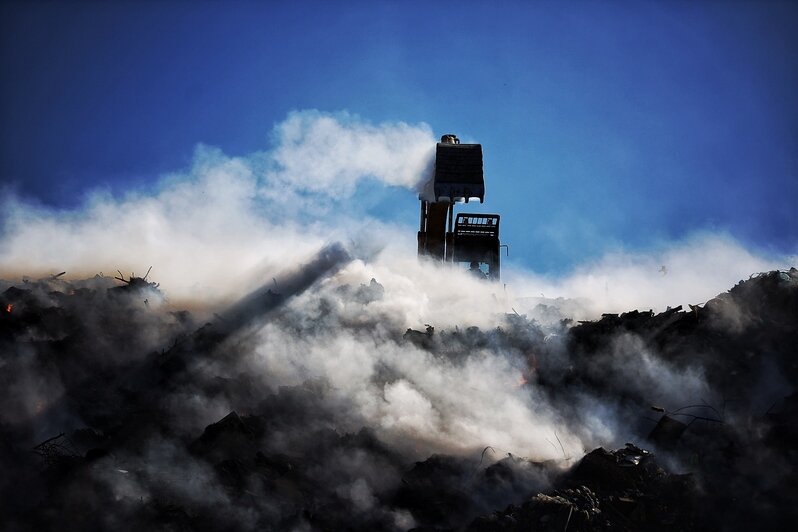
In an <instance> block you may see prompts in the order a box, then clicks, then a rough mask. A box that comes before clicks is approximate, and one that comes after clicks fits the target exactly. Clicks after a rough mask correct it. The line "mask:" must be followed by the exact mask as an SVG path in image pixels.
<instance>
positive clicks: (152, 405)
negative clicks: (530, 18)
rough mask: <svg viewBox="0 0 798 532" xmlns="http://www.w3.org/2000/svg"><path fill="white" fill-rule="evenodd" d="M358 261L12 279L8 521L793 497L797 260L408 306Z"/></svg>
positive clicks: (778, 511)
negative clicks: (714, 277) (579, 297)
mask: <svg viewBox="0 0 798 532" xmlns="http://www.w3.org/2000/svg"><path fill="white" fill-rule="evenodd" d="M348 261H349V258H348V256H347V252H346V251H344V250H343V249H341V248H340V247H336V246H331V247H328V248H326V249H324V250H323V251H322V252H320V253H319V254H318V255H316V256H315V257H314V258H311V259H309V260H308V261H306V262H305V263H304V264H303V265H302V266H301V267H298V268H296V269H294V270H291V271H287V272H284V273H283V274H281V275H280V276H278V277H275V278H274V279H271V280H270V281H269V282H267V283H266V284H265V285H263V286H262V287H260V288H257V289H256V290H253V291H252V293H251V294H250V295H249V296H247V297H245V298H243V299H241V300H239V301H238V302H235V303H233V304H232V305H230V306H228V307H226V308H221V309H208V308H194V309H191V311H186V310H179V309H176V308H174V306H173V305H170V304H168V302H167V301H164V293H168V287H160V288H159V287H158V286H157V285H156V284H155V283H153V282H151V281H150V280H149V279H143V278H133V277H130V278H126V279H125V281H124V282H120V281H119V280H116V279H114V278H112V277H110V276H102V275H97V276H96V277H94V278H89V279H85V280H65V277H63V276H54V277H52V278H46V279H41V280H27V281H24V282H22V281H20V282H7V281H6V282H3V284H2V286H0V304H1V305H2V307H1V308H0V310H2V312H0V353H1V354H2V355H1V356H2V359H1V360H0V396H1V399H0V401H1V402H2V405H3V408H2V410H1V411H0V423H2V425H0V461H1V462H2V464H1V467H2V470H3V475H2V476H0V501H1V502H0V505H1V506H2V508H1V511H0V515H2V521H3V529H5V530H55V529H58V530H408V529H417V530H558V531H561V530H713V529H714V530H750V529H753V528H757V529H786V528H788V527H790V525H791V524H792V523H794V522H795V519H796V518H798V515H797V514H798V504H797V503H798V486H796V478H798V477H797V476H796V470H795V467H796V443H797V442H798V427H796V419H798V395H796V390H795V383H796V382H798V380H796V377H797V374H796V370H797V368H796V360H797V359H796V354H797V353H796V346H798V271H796V270H795V269H791V270H789V271H772V272H768V273H763V274H757V275H754V276H752V277H751V278H750V279H747V280H745V281H741V282H740V283H739V284H737V285H736V286H734V287H732V288H731V289H730V290H729V291H728V292H726V293H723V294H720V295H719V296H718V297H716V298H714V299H712V300H710V301H708V302H707V303H706V304H705V305H703V306H697V307H691V308H687V309H682V308H681V307H677V308H673V309H669V310H667V311H665V312H661V313H654V312H639V311H632V312H628V313H625V314H620V315H619V314H605V315H604V316H602V317H601V319H599V320H594V321H587V322H577V321H572V320H569V319H567V317H565V316H562V315H560V314H559V311H558V310H557V309H555V308H543V307H540V308H538V309H536V314H535V315H536V316H537V317H538V319H537V320H536V319H532V318H531V317H527V316H525V315H522V314H518V313H516V312H510V313H506V314H502V315H499V316H495V317H494V319H495V322H494V323H493V324H492V325H491V326H485V325H484V324H481V325H480V326H475V325H473V324H471V323H468V322H465V323H462V324H459V325H454V326H452V325H451V324H446V325H445V326H439V324H436V323H431V324H429V326H428V327H427V328H426V330H412V329H407V328H406V326H405V322H404V319H403V317H402V316H397V314H396V313H395V312H394V311H393V307H392V301H391V299H392V298H395V297H397V296H396V295H395V294H394V293H388V292H386V290H385V287H384V286H383V284H381V283H380V279H376V278H375V279H373V280H371V281H369V282H362V283H360V282H347V281H348V280H351V279H350V278H348V277H347V276H345V275H343V276H342V275H341V274H340V270H341V268H342V267H343V266H344V265H345V264H347V262H348ZM162 289H163V292H162V291H161V290H162ZM541 316H546V317H547V318H548V319H545V320H544V319H541V318H540V317H541Z"/></svg>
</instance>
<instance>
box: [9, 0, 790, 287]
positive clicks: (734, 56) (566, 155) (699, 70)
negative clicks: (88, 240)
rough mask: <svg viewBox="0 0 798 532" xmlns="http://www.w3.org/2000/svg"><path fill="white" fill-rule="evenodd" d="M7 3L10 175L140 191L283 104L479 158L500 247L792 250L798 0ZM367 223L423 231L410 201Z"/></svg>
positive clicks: (62, 186)
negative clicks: (345, 114) (347, 116)
mask: <svg viewBox="0 0 798 532" xmlns="http://www.w3.org/2000/svg"><path fill="white" fill-rule="evenodd" d="M109 4H110V5H107V4H106V3H68V4H63V3H62V4H55V3H41V2H34V3H4V4H2V7H0V69H1V70H0V78H1V79H2V86H1V88H0V182H2V183H3V184H5V185H7V186H11V187H12V189H13V190H15V191H16V192H17V193H18V194H20V195H22V196H24V197H27V198H29V199H32V200H35V201H38V202H41V203H44V204H47V205H53V206H61V207H70V206H75V205H77V204H79V202H80V201H81V200H82V198H83V197H84V195H85V194H86V192H87V191H89V190H91V189H93V188H94V187H98V186H99V187H108V188H110V189H111V190H112V191H114V192H117V193H119V192H123V191H125V190H127V189H129V188H132V187H136V188H138V187H146V186H147V185H149V184H152V183H154V182H155V181H156V180H157V178H158V177H159V176H160V175H161V174H162V173H164V172H170V171H176V170H181V169H184V168H185V167H186V166H187V165H188V164H189V163H190V161H191V157H192V154H193V151H194V148H195V146H196V145H197V143H205V144H209V145H213V146H218V147H220V148H221V149H222V150H223V151H224V152H225V153H227V154H230V155H245V154H247V153H250V152H253V151H256V150H263V149H268V148H269V147H270V133H271V130H272V127H273V125H274V124H275V123H276V122H279V121H281V120H283V119H284V118H285V116H286V114H287V113H288V112H289V111H291V110H294V109H308V108H315V109H320V110H322V111H339V110H347V111H349V112H351V113H354V114H357V115H359V116H361V117H362V118H363V119H366V120H369V121H374V122H380V121H384V120H392V121H394V120H401V121H405V122H409V123H417V122H421V121H423V122H427V123H429V124H430V125H431V126H432V128H433V129H434V131H435V133H436V135H439V134H442V133H447V132H455V133H457V134H459V135H460V136H461V138H464V139H468V140H473V141H477V142H481V143H482V144H483V147H484V151H485V167H486V177H487V179H488V182H487V187H488V188H487V198H486V204H485V205H484V206H483V209H482V210H485V211H495V212H500V213H501V214H502V215H503V232H504V240H505V241H506V242H508V243H509V244H510V246H511V253H512V258H514V259H515V260H518V261H519V262H522V263H524V264H526V265H527V266H529V267H531V268H533V269H537V270H541V271H559V270H562V269H566V268H569V267H571V266H573V265H575V264H578V263H580V262H582V261H584V260H588V259H590V258H593V257H596V256H597V255H599V254H600V253H602V252H604V251H606V250H608V249H611V248H613V247H615V246H624V247H626V248H629V249H637V248H651V247H656V246H657V245H659V244H660V243H662V242H665V241H669V240H673V239H679V238H682V237H684V236H686V235H688V234H690V233H691V232H694V231H700V230H712V231H724V232H728V233H730V234H732V235H733V236H735V237H736V238H738V239H740V240H742V241H743V242H745V243H746V244H747V245H751V246H756V247H759V248H762V249H766V250H771V251H774V252H782V253H795V252H796V250H797V249H798V223H797V222H796V218H795V215H794V211H795V210H796V205H798V165H797V164H796V153H798V105H797V102H796V96H795V94H796V93H798V61H796V59H795V58H796V57H798V32H796V31H795V28H796V27H798V3H795V2H791V3H774V2H667V3H665V2H662V3H654V2H615V3H610V4H607V3H598V2H584V3H580V2H576V3H573V2H571V3H551V4H549V3H534V2H518V3H513V2H502V3H499V4H498V5H499V6H501V7H495V6H494V7H491V6H489V5H488V3H487V2H471V1H462V2H449V3H443V2H441V3H435V4H433V3H430V2H398V1H396V2H379V1H371V2H349V3H338V2H318V3H313V2H265V3H254V2H253V3H249V2H200V3H195V2H139V3H132V2H131V3H125V2H122V3H109ZM371 212H372V213H377V214H379V215H380V216H383V217H386V218H389V219H394V220H400V221H404V222H407V224H408V225H411V226H412V225H414V224H415V219H416V211H415V199H414V197H413V196H412V194H409V193H408V192H406V191H385V192H384V193H383V196H382V201H380V202H379V203H378V204H376V205H373V206H372V207H371Z"/></svg>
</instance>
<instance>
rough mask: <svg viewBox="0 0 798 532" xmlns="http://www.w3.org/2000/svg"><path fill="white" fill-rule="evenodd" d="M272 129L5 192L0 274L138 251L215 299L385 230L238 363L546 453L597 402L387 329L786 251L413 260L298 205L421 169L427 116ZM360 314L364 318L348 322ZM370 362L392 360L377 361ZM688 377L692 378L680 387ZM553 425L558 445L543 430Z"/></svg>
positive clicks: (300, 122)
mask: <svg viewBox="0 0 798 532" xmlns="http://www.w3.org/2000/svg"><path fill="white" fill-rule="evenodd" d="M274 141H275V146H274V148H273V149H272V150H270V151H265V152H261V153H256V154H253V155H251V156H248V157H229V156H225V155H224V154H222V153H220V152H219V151H218V150H214V149H211V148H207V147H201V148H199V149H198V151H197V154H196V157H195V161H194V165H193V166H192V168H191V169H189V170H188V171H187V172H185V173H181V174H174V175H170V176H167V177H166V178H164V180H163V181H162V182H161V183H160V185H159V187H158V189H157V191H155V192H154V193H152V194H150V195H147V194H142V193H137V194H129V195H127V196H124V197H121V198H114V197H110V196H107V195H102V194H96V195H94V196H92V197H91V198H90V199H89V201H88V202H87V203H86V204H85V205H84V206H83V207H82V208H81V209H79V210H77V211H56V210H49V209H44V208H37V207H33V206H31V205H28V204H25V203H23V202H20V201H19V200H16V199H14V198H6V199H5V200H4V210H3V212H4V215H3V227H4V232H3V235H2V239H0V278H6V279H8V278H13V277H16V278H18V277H20V276H22V275H24V274H27V275H31V276H36V275H37V274H39V275H43V274H47V273H54V272H59V271H63V270H66V271H67V272H68V273H69V275H70V276H72V277H83V276H87V275H94V274H95V273H97V272H100V271H102V272H104V273H105V274H106V275H107V274H111V273H112V272H115V270H116V269H117V268H120V269H122V270H123V271H124V272H125V273H128V272H129V271H130V270H134V271H136V273H138V274H139V275H141V274H143V273H144V272H145V271H146V269H147V267H148V266H150V265H152V266H153V275H152V278H153V280H157V281H159V282H160V283H161V285H162V288H163V289H164V290H165V291H166V293H167V295H168V297H169V298H170V300H171V302H172V304H173V305H174V306H181V305H187V304H191V303H196V304H202V305H205V306H209V307H213V305H217V304H219V303H224V302H227V301H231V300H233V299H234V298H236V297H238V296H240V295H242V294H244V293H246V292H248V291H249V290H251V289H252V288H255V287H257V286H260V285H261V284H263V283H264V282H266V281H268V280H269V279H271V278H272V276H273V275H276V274H277V272H279V271H280V270H283V269H285V268H289V267H292V266H295V265H297V264H299V263H301V262H302V261H304V260H306V258H307V257H309V256H310V255H311V254H312V253H313V252H314V251H316V250H318V249H319V248H320V247H321V246H322V245H324V244H325V243H326V242H330V241H332V240H342V241H344V242H347V243H349V242H350V241H353V240H354V241H355V245H354V246H353V248H354V249H356V250H358V249H361V248H362V246H359V244H358V242H364V241H365V242H384V243H385V247H384V249H382V250H379V252H373V251H374V250H370V252H369V254H368V256H364V257H360V259H359V260H355V261H353V262H351V263H350V264H349V265H348V266H346V267H345V268H344V269H342V270H341V271H340V272H338V273H337V274H336V275H335V276H333V277H332V278H330V279H328V280H326V281H324V282H323V283H322V285H321V286H320V287H319V289H318V290H319V291H320V292H321V293H322V294H325V295H326V296H328V301H331V302H332V303H330V304H334V305H337V306H338V307H337V308H336V309H335V312H334V313H333V315H334V316H335V319H340V320H342V322H345V323H346V325H347V328H346V329H345V330H342V331H337V329H336V328H335V327H334V326H328V327H326V328H321V329H320V332H319V333H318V334H317V335H315V336H312V335H311V336H303V337H296V336H295V335H293V334H292V332H291V330H290V329H288V328H285V327H282V326H279V325H277V324H273V323H267V324H266V325H264V326H263V328H262V329H261V330H260V331H258V332H257V335H256V338H257V343H256V346H255V349H254V350H253V352H252V357H251V358H250V359H249V360H247V361H246V364H248V367H247V369H248V370H249V371H250V373H251V374H253V375H257V376H259V377H260V378H263V379H267V380H268V381H269V382H270V384H272V385H275V386H276V385H278V384H281V383H282V384H301V383H302V382H304V381H305V380H307V379H318V378H322V379H325V380H326V381H328V382H329V383H330V385H331V386H332V389H333V391H332V392H330V394H331V397H332V398H337V399H338V400H340V401H341V403H342V404H343V403H345V402H346V403H348V404H351V405H352V408H353V410H352V412H349V413H348V414H347V415H348V416H349V419H348V423H349V426H345V427H344V428H346V429H349V430H357V429H358V426H359V425H358V424H359V423H363V422H364V421H366V422H367V423H368V424H369V426H372V427H377V428H378V429H379V431H380V435H381V437H383V438H384V439H387V440H390V441H391V442H393V443H395V444H396V445H402V442H405V444H406V445H407V446H409V447H414V446H418V445H422V448H423V449H425V450H427V451H429V450H439V451H448V452H466V451H469V450H473V449H475V448H479V447H482V446H485V445H492V446H495V447H496V448H499V449H504V450H508V451H512V452H515V453H517V454H521V455H528V456H534V457H536V458H554V457H558V456H560V453H564V454H566V455H576V454H578V453H579V451H581V449H582V446H583V445H584V444H585V443H591V444H592V443H595V442H596V440H602V439H607V438H610V437H611V435H612V430H611V425H612V423H611V419H610V418H611V414H609V413H608V414H606V415H604V414H601V413H597V414H596V416H594V418H593V420H594V424H595V428H594V429H593V430H588V431H586V430H584V429H581V433H580V435H579V436H577V435H575V434H573V433H569V432H568V429H567V428H565V427H563V425H562V423H561V422H560V420H559V419H558V417H557V414H556V413H555V412H553V411H552V410H551V408H550V407H549V406H548V405H546V404H545V403H544V402H542V401H540V400H539V398H537V397H535V394H534V390H533V391H532V392H530V391H529V389H528V388H522V387H519V386H518V384H517V383H518V381H519V378H520V377H521V373H520V370H519V368H518V367H517V366H516V365H515V361H514V359H513V356H511V355H509V354H508V355H507V356H496V354H495V353H492V352H491V351H490V350H488V349H486V350H484V351H480V350H475V352H474V353H471V354H470V355H469V357H468V359H467V360H466V361H465V362H464V363H461V364H453V363H451V362H450V361H447V360H442V359H440V358H436V357H435V356H433V355H431V354H430V353H427V352H426V351H424V350H421V349H417V348H415V347H413V346H412V345H408V344H405V345H402V344H399V343H397V342H395V341H393V340H392V336H391V335H392V334H395V333H396V331H403V330H404V329H405V328H407V327H414V328H416V329H423V327H424V325H425V324H427V323H429V324H432V325H434V326H435V327H436V328H449V329H453V328H455V327H458V326H461V327H462V326H470V325H476V326H479V327H482V328H491V327H495V326H497V325H498V324H500V322H501V317H502V315H503V314H504V313H506V312H511V311H512V310H511V309H513V308H516V307H518V308H519V309H521V308H523V307H522V306H521V305H522V304H524V301H525V300H524V299H523V297H524V296H537V295H539V294H541V293H543V294H544V295H545V297H546V298H556V297H566V298H572V299H578V300H579V305H578V306H577V307H575V308H576V311H577V312H579V313H581V314H582V315H581V316H574V317H577V318H579V317H594V316H596V315H597V314H599V313H600V312H609V311H624V310H628V309H631V308H644V309H648V308H654V309H659V310H662V309H664V307H666V306H675V305H678V304H686V303H700V302H703V301H705V300H706V299H709V298H711V297H713V296H714V295H716V294H717V293H719V292H722V291H724V290H726V289H728V288H729V287H730V286H732V285H733V284H734V283H736V282H737V281H738V280H740V279H742V278H746V277H747V276H748V275H749V274H750V273H752V272H756V271H762V270H769V269H774V268H779V267H781V268H783V267H785V266H787V263H786V262H785V261H786V260H787V259H784V258H782V259H778V258H777V259H772V258H767V257H762V256H760V255H757V254H755V253H753V252H750V251H747V250H746V249H745V248H744V247H743V246H741V245H740V244H739V243H738V242H736V241H734V240H733V239H732V238H731V237H729V236H725V235H715V234H709V233H702V234H697V235H694V236H693V237H691V238H688V239H686V240H685V241H682V242H675V243H671V244H669V245H667V246H664V247H663V248H662V249H660V250H658V251H656V252H653V253H641V252H613V253H609V254H607V255H606V256H605V257H603V258H602V259H601V260H599V261H597V262H595V263H591V264H588V265H586V266H584V267H583V268H579V269H576V270H575V271H574V272H573V273H572V274H571V275H568V276H565V277H563V278H559V279H553V278H546V277H541V276H537V275H535V274H533V273H531V272H528V271H525V270H523V269H521V268H517V267H515V268H513V267H512V266H511V267H509V268H506V269H505V281H506V283H507V284H506V287H505V286H504V285H500V284H490V283H485V282H480V281H478V280H475V279H474V278H473V277H471V276H470V275H468V274H467V273H466V272H464V271H452V270H451V269H449V268H444V267H441V266H440V265H435V264H431V263H427V262H419V261H418V260H417V259H416V257H415V241H414V236H415V228H408V227H396V226H391V225H388V224H385V223H383V222H380V221H378V220H373V219H363V218H355V217H353V216H347V215H345V214H341V213H340V212H339V213H335V215H327V214H326V213H325V212H324V209H321V210H320V211H318V212H316V211H312V210H311V209H310V208H309V207H310V206H312V205H314V203H317V202H318V201H319V198H326V199H327V200H329V201H338V202H340V201H343V200H345V199H346V198H349V197H351V196H352V195H353V194H355V192H356V190H357V186H358V184H359V183H361V182H363V181H364V180H368V179H372V180H377V181H379V182H381V183H383V184H385V185H386V186H403V187H407V188H409V189H413V188H414V187H415V186H416V185H417V184H418V183H419V182H420V181H423V180H424V179H426V177H427V175H426V172H428V170H429V163H430V160H431V155H432V153H433V150H434V145H435V144H434V138H433V136H432V133H431V129H430V127H429V126H427V125H425V124H420V125H408V124H404V123H386V124H379V125H373V124H369V123H366V122H364V121H361V120H359V119H357V118H355V117H351V116H349V115H346V114H340V115H330V114H325V113H320V112H317V111H305V112H296V113H292V114H290V115H289V116H288V118H287V119H286V120H285V121H284V122H283V123H281V124H279V125H277V126H276V128H275V131H274ZM408 194H410V192H408ZM358 201H368V198H358ZM662 266H664V267H665V268H662ZM371 278H376V279H377V280H378V281H379V282H380V283H381V284H382V285H383V287H384V290H385V293H384V297H383V298H382V299H380V300H378V301H374V302H373V303H371V304H369V305H368V307H367V308H368V313H367V314H364V312H363V307H362V306H352V307H350V306H348V303H347V302H346V301H345V300H344V299H342V298H338V299H336V298H335V297H334V294H335V289H336V288H337V287H340V286H344V285H354V286H357V285H358V284H359V283H364V284H368V282H369V281H370V279H371ZM319 297H320V295H319V294H317V293H315V291H314V293H310V294H303V295H302V296H300V297H298V298H296V299H295V300H294V301H292V302H291V304H290V306H289V310H290V311H291V312H294V313H295V314H296V315H297V316H298V317H299V318H300V319H304V320H308V321H310V322H314V321H318V322H319V323H323V321H324V320H325V319H329V317H328V316H327V315H325V314H324V313H323V312H321V311H319V310H318V298H319ZM214 310H215V309H214ZM328 314H329V313H328ZM375 316H378V317H379V319H375ZM333 325H334V324H333ZM360 325H362V327H363V328H364V330H365V332H364V333H363V334H356V333H355V332H353V331H357V330H358V326H360ZM385 368H388V369H390V371H391V372H393V375H394V376H393V377H392V378H377V375H378V373H379V372H380V371H383V370H385ZM701 385H702V382H701V381H700V379H699V380H696V383H695V388H700V386H701ZM530 394H531V395H530ZM177 403H180V401H176V404H177ZM175 408H177V406H175ZM185 408H186V409H189V410H191V411H192V412H194V415H197V416H198V417H199V415H198V414H199V413H200V412H202V411H207V412H210V413H209V414H208V416H206V419H204V420H202V422H201V423H205V424H207V423H209V422H211V421H213V420H215V419H218V416H219V415H220V413H221V412H223V411H224V409H225V408H226V405H223V404H213V405H205V404H202V403H201V402H200V403H197V404H189V405H187V406H186V407H185ZM342 422H344V423H346V422H347V420H344V421H342ZM555 430H556V431H557V432H555ZM555 434H556V437H557V439H559V440H561V445H562V447H561V448H557V447H554V446H552V445H551V440H552V438H553V437H554V436H555ZM588 439H589V440H590V441H589V442H586V440H588ZM350 493H351V496H352V498H353V500H355V501H356V502H357V504H361V505H363V506H364V507H365V506H367V505H368V503H369V501H370V500H371V499H370V495H369V492H368V490H367V489H365V486H363V485H361V484H357V485H354V484H353V485H352V487H351V490H350Z"/></svg>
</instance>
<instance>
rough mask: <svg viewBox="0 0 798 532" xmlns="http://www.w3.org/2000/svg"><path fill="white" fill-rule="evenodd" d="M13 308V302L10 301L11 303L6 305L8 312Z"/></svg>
mask: <svg viewBox="0 0 798 532" xmlns="http://www.w3.org/2000/svg"><path fill="white" fill-rule="evenodd" d="M12 310H14V305H12V304H11V303H9V304H8V305H7V306H6V312H8V313H9V314H10V313H11V311H12Z"/></svg>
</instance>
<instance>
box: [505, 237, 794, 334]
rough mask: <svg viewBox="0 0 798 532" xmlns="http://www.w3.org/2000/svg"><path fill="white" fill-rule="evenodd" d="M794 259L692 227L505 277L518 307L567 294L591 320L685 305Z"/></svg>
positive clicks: (578, 313) (578, 316)
mask: <svg viewBox="0 0 798 532" xmlns="http://www.w3.org/2000/svg"><path fill="white" fill-rule="evenodd" d="M795 264H796V257H789V256H781V257H779V256H766V255H763V254H758V253H755V252H753V251H751V250H748V249H746V248H745V247H744V246H743V245H742V244H741V243H740V242H738V241H737V240H735V239H734V238H733V237H731V236H730V235H727V234H724V233H710V232H696V233H694V234H692V235H690V236H689V237H687V238H685V239H683V240H680V241H674V242H669V243H667V244H665V245H663V246H662V247H661V248H660V249H656V250H653V251H625V250H618V251H610V252H608V253H606V254H605V255H604V256H603V257H601V258H600V259H599V260H597V261H595V262H591V263H588V264H585V265H583V266H580V267H578V268H575V269H574V270H573V271H572V272H571V273H570V274H568V275H565V276H563V277H560V278H552V277H545V276H539V275H535V274H534V273H531V272H529V271H525V270H522V269H517V270H516V269H510V270H508V272H507V275H505V276H504V277H505V279H506V280H507V282H508V284H510V285H511V286H512V287H513V291H514V293H515V294H517V295H518V297H519V298H521V301H520V302H519V308H525V309H527V308H532V307H534V305H536V304H538V303H547V304H555V305H556V304H557V302H556V301H551V299H553V298H568V299H571V300H575V301H572V303H576V304H571V305H568V304H567V303H565V302H561V303H562V306H563V307H564V308H569V309H570V310H571V311H572V313H573V314H574V315H573V316H572V317H574V318H576V319H593V318H597V317H599V316H600V315H601V313H603V312H616V313H618V312H625V311H627V310H632V309H639V310H649V309H652V310H654V311H663V310H665V309H666V308H667V307H676V306H678V305H682V306H683V308H685V309H687V308H688V305H691V304H692V305H698V304H703V303H705V302H706V301H708V300H709V299H711V298H713V297H715V296H717V295H718V294H720V293H723V292H725V291H726V290H728V289H729V288H731V287H732V286H734V285H735V284H737V283H738V282H739V281H741V280H744V279H748V278H749V276H750V275H752V274H754V273H757V272H764V271H771V270H776V269H789V268H790V267H791V266H793V265H795ZM522 296H528V297H527V298H526V299H524V298H523V297H522ZM535 296H542V297H539V298H538V297H535Z"/></svg>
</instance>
